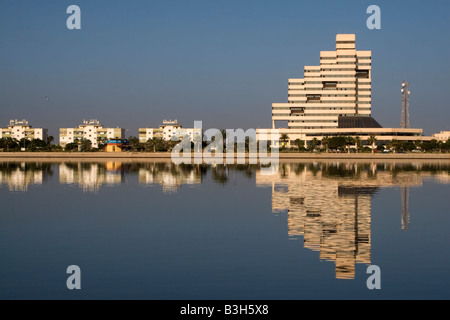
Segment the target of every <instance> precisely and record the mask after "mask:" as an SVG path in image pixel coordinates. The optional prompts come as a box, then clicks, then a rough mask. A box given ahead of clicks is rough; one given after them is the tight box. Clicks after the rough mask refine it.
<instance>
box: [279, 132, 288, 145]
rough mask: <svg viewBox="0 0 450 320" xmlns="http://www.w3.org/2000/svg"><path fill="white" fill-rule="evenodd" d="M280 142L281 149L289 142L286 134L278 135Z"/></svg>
mask: <svg viewBox="0 0 450 320" xmlns="http://www.w3.org/2000/svg"><path fill="white" fill-rule="evenodd" d="M280 140H281V143H282V144H281V146H282V147H284V148H285V147H286V143H287V142H288V141H289V136H288V135H287V134H286V133H282V134H281V135H280Z"/></svg>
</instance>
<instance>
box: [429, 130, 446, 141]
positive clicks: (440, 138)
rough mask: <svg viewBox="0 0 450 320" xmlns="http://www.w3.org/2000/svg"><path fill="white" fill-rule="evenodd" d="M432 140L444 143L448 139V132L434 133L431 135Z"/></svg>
mask: <svg viewBox="0 0 450 320" xmlns="http://www.w3.org/2000/svg"><path fill="white" fill-rule="evenodd" d="M433 138H435V139H436V140H438V141H443V142H446V141H447V140H448V139H450V131H441V132H439V133H435V134H433Z"/></svg>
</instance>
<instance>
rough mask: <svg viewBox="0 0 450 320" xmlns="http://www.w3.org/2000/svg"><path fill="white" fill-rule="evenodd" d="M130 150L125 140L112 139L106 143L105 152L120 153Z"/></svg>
mask: <svg viewBox="0 0 450 320" xmlns="http://www.w3.org/2000/svg"><path fill="white" fill-rule="evenodd" d="M129 148H130V145H129V143H128V140H127V139H112V140H107V141H106V149H105V151H106V152H122V151H126V150H128V149H129Z"/></svg>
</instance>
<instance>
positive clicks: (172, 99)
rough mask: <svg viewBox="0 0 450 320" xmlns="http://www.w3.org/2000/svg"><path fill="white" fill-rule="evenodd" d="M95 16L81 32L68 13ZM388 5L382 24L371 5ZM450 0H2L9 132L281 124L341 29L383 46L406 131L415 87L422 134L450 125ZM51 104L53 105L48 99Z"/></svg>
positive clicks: (360, 43)
mask: <svg viewBox="0 0 450 320" xmlns="http://www.w3.org/2000/svg"><path fill="white" fill-rule="evenodd" d="M71 4H76V5H78V6H79V7H80V8H81V30H68V29H67V28H66V20H67V18H68V17H69V14H67V13H66V8H67V7H68V6H69V5H71ZM371 4H376V5H378V6H379V7H380V8H381V30H369V29H368V28H367V27H366V20H367V18H368V17H369V14H367V13H366V9H367V7H368V6H369V5H371ZM449 12H450V1H440V0H436V1H428V2H426V1H364V0H352V1H350V0H349V1H346V0H343V1H335V0H334V1H325V0H319V1H254V0H249V1H245V0H240V1H234V0H227V1H217V0H210V1H196V0H191V1H170V0H165V1H143V0H127V1H125V0H122V1H118V0H109V1H106V0H96V1H92V0H90V1H87V0H71V1H65V0H46V1H43V0H42V1H36V0H34V1H25V0H0V122H1V123H0V125H2V126H5V125H6V124H7V123H8V121H9V120H10V119H22V118H26V119H28V120H29V121H30V122H31V124H32V125H33V126H35V127H46V128H48V129H49V131H50V132H49V133H50V134H51V135H54V136H55V137H57V136H58V128H59V127H73V126H77V125H78V124H80V123H81V122H82V120H83V119H91V118H97V119H99V120H100V121H101V123H103V124H104V125H106V126H122V127H125V128H127V129H129V131H128V133H127V135H137V131H138V128H140V127H146V126H158V125H159V124H160V123H161V121H162V120H163V119H174V118H176V119H178V120H179V122H181V124H182V125H183V126H185V127H192V126H193V122H194V121H195V120H203V127H204V128H219V129H221V128H243V129H247V128H258V127H259V128H267V127H270V125H271V104H272V103H273V102H286V101H287V84H288V78H303V66H304V65H318V64H319V52H320V51H321V50H334V49H335V37H336V34H338V33H354V34H356V47H357V49H358V50H372V68H373V71H372V84H373V90H372V101H373V102H372V112H373V116H374V117H375V119H377V120H378V121H379V122H380V123H381V124H382V125H383V126H384V127H398V126H399V125H400V114H401V96H400V88H401V82H402V81H403V80H407V81H409V82H410V83H411V101H410V119H411V126H412V127H415V128H423V129H424V130H425V133H426V134H431V133H434V132H437V131H440V130H450V121H449V120H450V108H449V103H448V101H450V90H449V85H450V81H449V71H450V70H449V66H450V62H449V59H448V58H449V56H450V55H449V49H450V41H449V35H448V33H449V30H450V22H449V19H448V14H449ZM45 96H48V97H49V100H48V101H47V100H46V99H45Z"/></svg>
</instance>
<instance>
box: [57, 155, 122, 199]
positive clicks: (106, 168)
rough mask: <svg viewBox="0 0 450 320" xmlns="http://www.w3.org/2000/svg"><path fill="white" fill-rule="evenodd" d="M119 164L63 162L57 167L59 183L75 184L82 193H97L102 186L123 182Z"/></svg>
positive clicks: (113, 162)
mask: <svg viewBox="0 0 450 320" xmlns="http://www.w3.org/2000/svg"><path fill="white" fill-rule="evenodd" d="M124 174H125V171H124V168H123V166H122V163H121V162H115V161H109V162H104V163H103V162H101V163H95V162H63V163H61V164H60V165H59V182H60V183H62V184H76V185H78V186H80V188H82V189H83V191H84V192H97V191H98V190H99V189H100V187H102V186H103V185H106V186H113V185H116V184H120V183H122V181H123V180H124Z"/></svg>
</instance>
